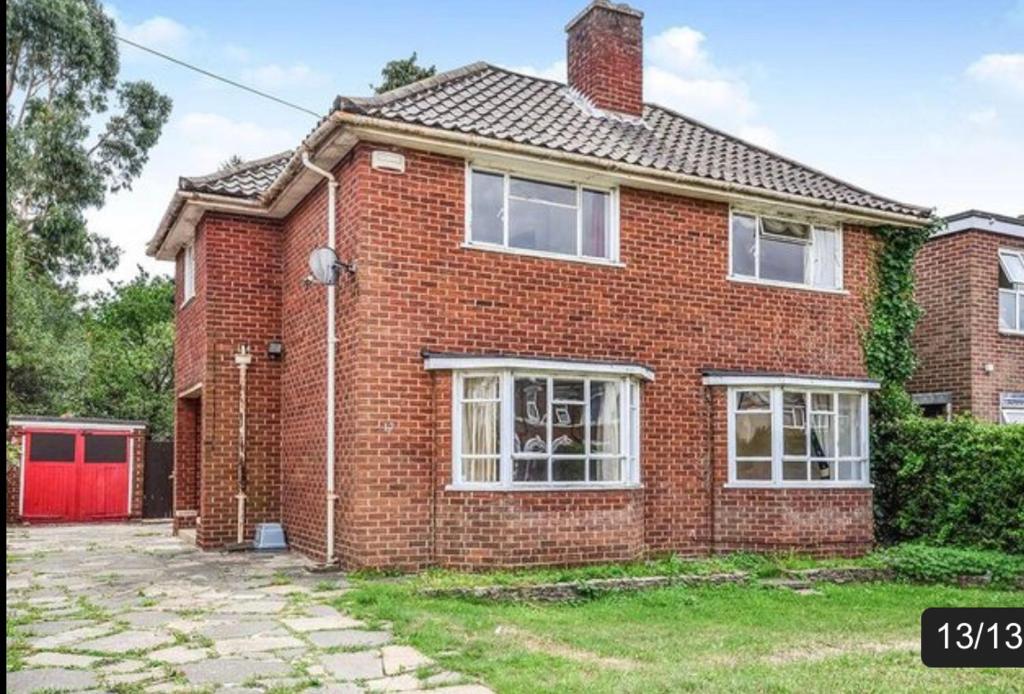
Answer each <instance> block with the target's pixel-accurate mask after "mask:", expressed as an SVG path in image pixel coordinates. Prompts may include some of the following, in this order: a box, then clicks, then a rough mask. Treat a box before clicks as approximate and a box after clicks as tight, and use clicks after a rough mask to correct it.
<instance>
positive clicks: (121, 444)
mask: <svg viewBox="0 0 1024 694" xmlns="http://www.w3.org/2000/svg"><path fill="white" fill-rule="evenodd" d="M85 462H87V463H126V462H128V437H127V436H110V435H106V436H102V435H100V436H97V435H95V434H86V435H85Z"/></svg>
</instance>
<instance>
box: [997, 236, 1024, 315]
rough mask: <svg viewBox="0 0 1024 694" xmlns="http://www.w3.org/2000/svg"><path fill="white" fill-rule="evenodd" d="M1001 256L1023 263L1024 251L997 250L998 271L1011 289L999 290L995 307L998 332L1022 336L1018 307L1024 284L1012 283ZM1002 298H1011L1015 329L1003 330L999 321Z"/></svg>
mask: <svg viewBox="0 0 1024 694" xmlns="http://www.w3.org/2000/svg"><path fill="white" fill-rule="evenodd" d="M1003 255H1016V256H1018V257H1020V258H1021V260H1022V261H1024V251H1022V250H1020V249H1018V248H1000V249H999V257H998V260H999V265H1000V268H999V269H1000V271H1002V272H1004V273H1006V277H1007V279H1009V280H1010V284H1012V285H1013V287H1012V288H1010V289H1003V288H1002V287H1000V288H999V302H998V304H997V306H996V325H997V326H998V328H999V332H1001V333H1003V334H1004V335H1024V324H1021V322H1020V306H1021V303H1022V302H1024V282H1017V283H1014V282H1013V278H1012V277H1010V273H1008V272H1006V268H1005V266H1004V265H1003ZM1003 296H1012V297H1013V309H1014V310H1013V317H1014V321H1015V322H1016V323H1017V325H1016V327H1010V328H1004V327H1003V324H1002V321H1001V320H1000V314H1001V304H1002V298H1003Z"/></svg>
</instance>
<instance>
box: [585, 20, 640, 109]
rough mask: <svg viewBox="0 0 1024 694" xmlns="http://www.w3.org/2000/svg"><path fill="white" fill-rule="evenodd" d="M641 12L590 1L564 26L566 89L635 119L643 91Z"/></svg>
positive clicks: (600, 105) (596, 104)
mask: <svg viewBox="0 0 1024 694" xmlns="http://www.w3.org/2000/svg"><path fill="white" fill-rule="evenodd" d="M643 18H644V13H643V12H641V11H639V10H634V9H633V8H632V7H630V6H629V5H626V4H624V3H623V4H616V3H613V2H610V1H609V0H593V2H591V3H590V4H589V5H587V7H586V8H585V9H584V10H583V11H582V12H580V13H579V14H578V15H576V17H575V18H574V19H573V20H572V21H571V22H569V23H568V24H567V25H566V27H565V32H566V34H568V38H567V41H566V53H567V62H568V64H569V86H570V87H575V88H576V89H577V90H579V91H580V92H581V93H582V94H583V95H584V96H586V97H587V98H588V99H590V100H591V101H592V102H593V103H594V105H595V106H597V107H599V108H603V109H607V110H610V111H618V112H620V113H626V114H629V115H632V116H639V115H641V112H642V111H643V91H644V77H643V70H644V65H643V63H644V48H643V39H644V36H643V33H644V32H643Z"/></svg>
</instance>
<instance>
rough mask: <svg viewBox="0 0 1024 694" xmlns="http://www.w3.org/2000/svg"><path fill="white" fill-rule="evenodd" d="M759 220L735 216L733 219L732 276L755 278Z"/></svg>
mask: <svg viewBox="0 0 1024 694" xmlns="http://www.w3.org/2000/svg"><path fill="white" fill-rule="evenodd" d="M756 235H757V219H756V218H754V217H744V216H742V215H733V217H732V274H734V275H744V276H746V277H753V276H754V275H755V271H754V244H755V237H756Z"/></svg>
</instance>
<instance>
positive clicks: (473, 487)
mask: <svg viewBox="0 0 1024 694" xmlns="http://www.w3.org/2000/svg"><path fill="white" fill-rule="evenodd" d="M643 488H644V485H642V484H571V483H568V484H546V483H537V484H517V485H514V486H505V485H497V484H449V485H446V486H445V488H444V490H445V491H446V492H511V493H517V492H519V493H522V492H621V491H630V490H636V489H643Z"/></svg>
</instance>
